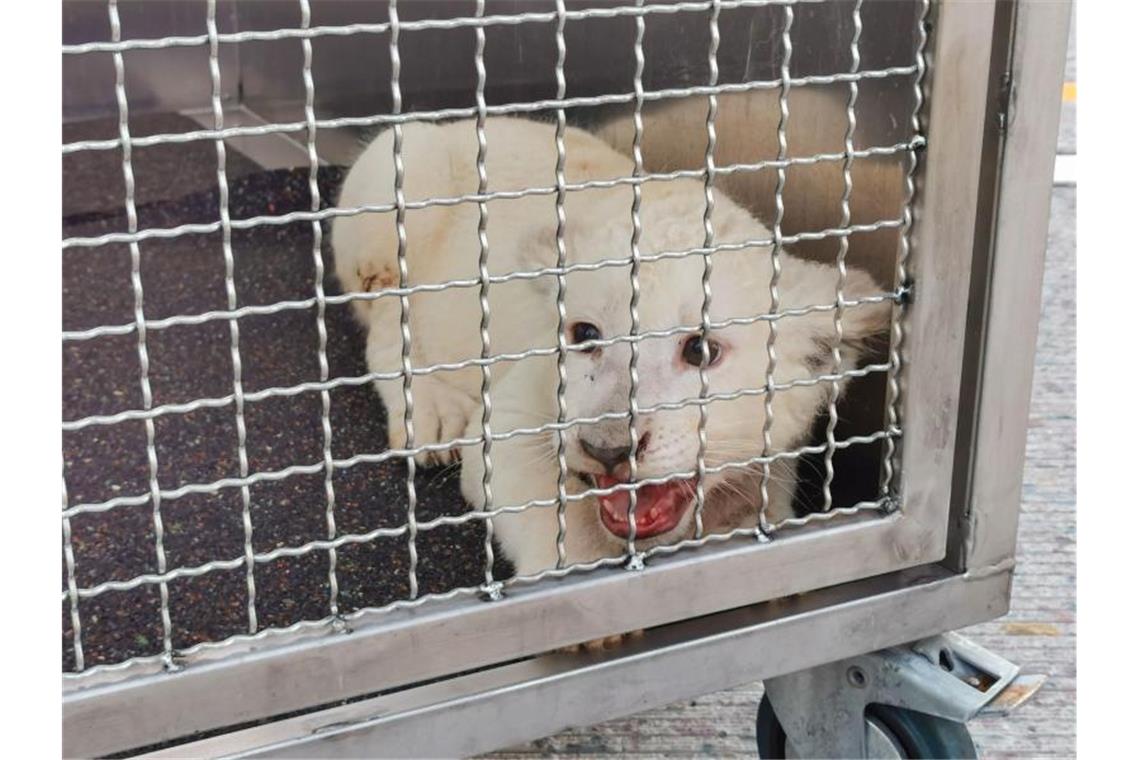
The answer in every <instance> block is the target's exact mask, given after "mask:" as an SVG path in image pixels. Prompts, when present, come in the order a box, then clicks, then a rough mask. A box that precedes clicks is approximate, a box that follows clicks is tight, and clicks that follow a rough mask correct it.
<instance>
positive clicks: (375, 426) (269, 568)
mask: <svg viewBox="0 0 1140 760" xmlns="http://www.w3.org/2000/svg"><path fill="white" fill-rule="evenodd" d="M161 126H163V125H155V127H156V128H158V127H161ZM174 147H175V148H178V150H171V151H167V152H166V153H165V154H156V155H153V156H151V157H150V158H149V159H148V157H147V155H146V153H145V151H142V150H140V151H138V155H136V157H135V166H136V173H137V174H138V176H139V187H140V188H146V189H145V190H143V191H140V193H139V198H138V216H139V229H147V228H152V227H153V228H169V227H175V226H178V225H182V224H187V223H209V222H213V221H215V220H217V219H218V218H219V209H218V193H217V189H216V187H215V186H214V185H213V183H212V182H210V181H209V180H210V179H211V178H212V177H211V175H212V172H205V171H204V170H202V169H201V167H203V166H213V165H214V164H213V162H214V161H215V160H216V159H215V156H214V153H213V145H212V144H207V143H188V144H186V145H183V146H174ZM99 160H100V161H101V162H102V163H101V168H98V167H91V166H89V165H80V166H78V167H74V166H73V170H72V172H71V173H70V174H69V173H68V172H67V167H66V166H65V177H64V180H65V182H64V187H65V193H68V194H70V193H71V188H72V186H76V185H78V186H81V187H84V183H89V182H91V181H92V180H95V179H100V178H102V177H103V176H104V175H106V177H107V178H108V179H107V180H106V184H105V185H104V186H100V187H94V188H92V187H85V189H83V190H81V191H77V195H76V197H77V198H81V199H82V200H83V202H79V201H74V202H73V204H72V205H71V206H69V207H68V209H69V212H70V213H68V215H66V216H65V218H64V220H63V236H64V237H65V238H67V237H77V236H94V235H101V234H104V233H107V232H119V231H124V230H125V229H126V216H125V214H124V213H123V211H122V209H121V200H119V201H118V205H115V204H112V203H111V202H110V201H109V199H110V198H112V197H119V198H120V199H121V189H122V186H121V175H119V174H117V172H118V171H119V161H120V160H121V159H120V158H119V156H118V154H117V153H116V152H110V151H108V152H106V153H105V154H102V155H101V156H100V157H99ZM228 163H229V165H230V166H231V167H232V168H234V170H235V171H234V174H233V175H232V176H231V179H230V183H229V185H230V186H229V191H230V215H231V217H232V218H233V219H241V218H246V217H251V216H256V215H263V214H270V215H273V214H284V213H288V212H290V211H294V210H303V209H307V208H308V207H309V190H308V171H307V169H299V170H293V171H288V170H281V171H273V172H266V171H261V170H257V169H256V167H253V168H251V166H252V164H251V162H249V161H248V160H247V159H244V157H242V156H241V155H240V154H237V153H235V152H233V151H231V153H230V156H229V157H228ZM190 166H193V167H198V168H197V169H195V170H194V171H192V172H189V171H188V172H182V171H181V170H180V169H178V167H190ZM342 174H343V171H342V170H341V169H339V168H333V167H330V168H325V169H322V170H321V174H320V186H321V196H322V199H323V200H324V201H325V204H324V205H327V201H328V200H329V199H330V198H334V197H335V191H336V188H337V186H338V184H339V181H340V179H341V177H342ZM156 176H161V177H165V178H167V180H168V181H167V182H165V183H164V182H160V181H157V180H156V179H155V177H156ZM112 177H118V180H116V181H112V180H111V179H110V178H112ZM143 177H147V178H148V179H145V180H144V179H143ZM172 177H174V178H177V181H176V182H174V183H171V182H170V181H169V180H170V178H172ZM116 182H118V183H119V184H116ZM179 187H180V188H183V189H184V192H181V193H179V192H177V191H176V190H177V188H179ZM324 243H325V245H324V249H325V250H324V252H323V258H324V262H325V268H326V272H330V271H331V260H330V253H329V250H328V245H327V235H326V236H325V240H324ZM312 244H313V238H312V227H311V225H310V224H309V223H308V222H297V223H291V224H285V225H278V226H259V227H256V228H253V229H249V230H234V231H233V235H232V246H233V254H234V260H235V267H234V284H235V287H236V291H237V301H238V304H239V305H240V306H250V305H268V304H274V303H277V302H280V301H299V300H304V299H307V298H310V297H312V295H313V292H314V291H313V287H314V278H315V273H316V269H315V265H314V261H313V256H312ZM140 252H141V256H140V262H141V263H140V272H141V281H142V289H143V293H144V313H145V316H146V318H147V319H148V320H156V319H163V318H167V317H171V316H174V315H186V314H201V313H203V312H206V311H209V310H214V309H225V308H226V287H225V267H224V258H223V245H222V236H221V233H220V232H214V233H208V234H200V233H195V234H187V235H183V236H179V237H174V238H170V239H150V240H146V241H144V242H142V243H141V244H140ZM325 280H326V281H325V288H326V292H328V293H338V292H340V291H339V287H338V285H337V283H336V282H335V279H334V278H332V277H331V276H326V278H325ZM133 304H134V297H133V293H132V288H131V265H130V251H129V248H128V247H127V246H126V245H122V244H114V245H105V246H100V247H69V248H67V249H65V250H64V252H63V326H64V329H65V330H86V329H89V328H92V327H96V326H100V325H127V324H130V323H132V322H133V320H134V317H133ZM350 316H351V315H350V313H349V309H348V307H347V306H346V305H339V306H337V305H334V306H330V307H329V308H328V310H327V312H326V326H327V331H328V347H327V353H328V361H329V371H330V376H332V377H338V376H360V375H363V374H365V373H366V371H367V369H366V366H365V363H364V336H363V333H362V331H361V330H360V328H359V327H358V326H357V325H356V324H355V323H354V322H353V321H352V319H351V318H350ZM238 324H239V327H240V348H241V361H242V364H241V378H242V385H243V391H244V392H245V393H252V392H256V391H259V390H262V389H265V388H270V387H279V388H280V387H286V386H293V385H296V384H299V383H305V382H311V381H317V380H319V366H318V358H317V357H318V351H317V347H318V332H317V322H316V310H315V308H298V309H288V310H281V311H278V312H276V313H273V314H267V315H256V316H246V317H243V318H242V319H240V320H239V322H238ZM136 343H137V339H136V334H135V333H134V331H133V330H132V331H131V332H129V333H127V334H123V335H117V336H110V337H100V338H97V339H93V340H85V341H66V342H65V343H64V347H63V418H64V419H65V420H76V419H80V418H83V417H87V416H89V415H106V414H114V413H117V412H121V411H123V410H131V409H141V408H142V394H141V391H140V382H139V359H138V354H137V346H136ZM146 346H147V351H148V354H149V361H150V369H149V378H150V383H151V388H152V392H153V401H154V404H155V405H162V404H185V403H187V402H192V401H194V400H196V399H203V398H218V397H224V396H227V395H229V394H230V393H232V391H233V364H232V360H231V353H230V334H229V323H228V322H227V321H225V320H213V321H208V322H205V323H203V324H197V325H176V326H169V327H166V328H164V329H150V330H148V334H147V341H146ZM883 380H884V379H883V377H882V376H881V375H872V376H869V377H867V378H864V379H862V380H859V381H856V382H855V383H853V387H852V389H851V390H850V391H849V393H848V398H852V397H855V398H858V397H860V396H862V397H867V396H866V394H871V396H872V397H875V398H879V399H881V398H883V395H882V387H883V386H882V383H883ZM861 387H862V390H860V388H861ZM840 412H841V424H840V427H839V429H838V430H837V434H838V436H839V437H840V438H841V439H842V438H843V437H846V435H848V434H851V433H865V432H866V430H863V429H854V430H851V429H848V426H849V422H848V415H847V414H846V413H845V412H844V409H843V407H842V405H841V407H840ZM244 418H245V426H246V450H247V454H248V458H249V471H250V472H251V473H258V472H273V471H279V470H281V469H283V468H287V467H290V466H292V465H312V464H318V463H321V462H322V461H323V460H322V432H321V400H320V394H319V393H317V392H304V393H300V394H297V395H292V396H287V397H274V398H268V399H265V400H261V401H251V402H248V403H247V404H246V405H245V410H244ZM330 422H331V425H332V454H333V457H334V458H336V459H341V458H347V457H350V456H354V455H356V454H360V453H365V452H379V451H382V450H383V449H384V448H385V446H386V433H385V430H386V428H385V424H386V423H385V415H384V410H383V407H382V406H381V404H380V402H379V400H378V398H377V396H376V395H375V393H374V392H373V390H372V389H371V387H369V386H367V385H359V386H354V387H341V388H336V389H333V390H332V391H331V411H330ZM818 422H819V424H817V429H816V431H815V434H816V435H815V438H816V439H817V440H822V438H823V429H824V425H825V424H826V417H825V416H824V417H822V418H821V419H820V420H819V421H818ZM154 427H155V451H156V454H157V463H158V471H157V475H158V483H159V485H160V487H161V488H162V489H164V490H172V489H179V488H182V487H183V486H186V485H190V484H210V483H214V482H216V481H218V480H220V479H223V478H235V477H237V476H238V475H239V474H240V470H239V459H238V436H237V425H236V419H235V409H234V406H233V405H232V404H225V405H221V406H217V407H203V408H196V409H195V410H193V411H189V412H185V413H171V414H165V415H162V416H159V417H157V418H156V419H155V421H154ZM856 427H859V426H858V425H856ZM63 454H64V477H65V486H66V499H67V503H68V504H69V505H71V506H74V505H78V504H92V503H100V502H105V501H107V500H110V499H115V498H122V497H131V496H134V497H139V498H140V499H142V498H143V497H145V496H146V495H147V494H148V490H149V474H148V473H149V469H148V462H147V456H146V432H145V427H144V423H143V422H142V421H138V420H136V421H129V422H122V423H118V424H114V425H91V426H88V427H85V428H84V429H82V430H78V431H74V432H65V434H64V450H63ZM878 456H879V453H878V447H876V446H856V447H852V448H850V449H846V450H842V451H840V452H837V455H836V458H835V467H836V471H837V476H836V480H835V483H834V486H833V489H834V493H835V495H836V503H837V504H845V503H854V502H856V501H859V500H860V499H862V498H867V497H870V496H873V495H874V493H875V488H876V485H877V477H878V471H879V469H878ZM822 472H823V467H822V457H814V458H813V457H805V458H804V459H803V460H801V464H800V475H801V483H800V488H799V492H798V494H797V502H798V506H799V508H800V510H801V511H809V510H810V509H811V508H812V506H813V505H816V504H818V503H820V490H819V488H820V482H821V480H822ZM457 475H458V473H457V470H455V469H451V470H444V471H440V470H432V471H427V472H424V471H420V472H418V473H417V476H416V488H417V496H418V507H417V510H418V511H417V514H418V515H419V517H420V518H421V519H431V518H434V517H436V516H439V515H443V514H458V513H461V512H463V511H464V509H465V508H464V504H463V501H462V497H461V496H460V494H459V490H458V485H457ZM405 480H406V469H405V466H404V463H403V461H389V462H384V463H380V464H360V465H357V466H354V467H350V468H346V469H338V470H337V471H336V473H335V475H334V477H333V486H334V490H335V508H334V510H333V512H334V517H335V521H336V528H337V531H338V535H344V534H349V533H351V534H363V533H367V532H368V531H371V530H375V529H376V528H380V527H398V526H400V525H402V524H403V522H404V520H405V516H406V509H407V493H406V485H405ZM249 497H250V504H251V507H250V517H251V521H252V526H253V531H252V544H253V551H254V552H257V553H261V552H268V551H272V550H274V549H277V548H280V547H298V546H302V545H304V544H306V543H308V542H312V541H315V540H323V539H326V538H327V537H328V535H327V526H326V495H325V489H324V477H323V473H322V472H316V473H315V474H311V475H310V474H298V475H292V476H289V477H286V478H283V479H280V480H276V481H268V482H260V483H256V484H254V485H252V486H250V489H249ZM161 513H162V522H163V528H164V536H163V546H164V549H165V552H166V566H167V568H168V569H174V568H193V567H198V566H200V565H202V564H204V563H207V562H210V561H212V560H236V559H239V558H242V557H243V555H244V535H245V531H244V526H243V520H242V494H241V490H240V489H239V488H236V487H225V488H220V489H215V492H212V493H189V494H187V495H184V496H181V497H179V498H168V499H163V501H162V509H161ZM71 531H72V548H73V550H74V557H75V581H76V584H77V585H78V587H79V588H90V587H94V586H97V585H99V584H101V583H105V582H107V581H129V580H131V579H133V578H136V577H138V576H140V575H145V574H148V573H155V572H156V571H157V567H158V565H157V559H156V542H155V531H154V525H153V518H152V510H151V505H150V503H149V500H147V501H145V503H140V504H128V505H122V506H116V507H114V508H112V509H109V510H106V511H101V512H95V513H87V514H80V515H77V516H75V517H74V518H73V519H72V520H71ZM416 546H417V550H418V554H419V562H418V566H417V577H418V580H419V589H420V592H421V593H425V592H441V591H446V590H449V589H452V588H455V587H457V586H477V585H479V584H480V583H481V581H482V579H483V529H482V526H481V524H468V525H465V526H461V527H456V526H441V527H438V528H435V529H432V530H429V531H421V532H420V534H419V536H418V537H417V541H416ZM408 569H409V555H408V550H407V546H406V542H405V541H404V539H402V538H381V539H377V540H375V541H372V542H369V543H358V544H348V545H345V546H342V547H341V548H340V549H339V550H338V552H337V563H336V578H337V582H338V595H337V599H338V603H339V608H340V610H341V611H342V612H351V611H353V610H355V609H359V608H362V607H372V606H379V605H383V604H386V603H388V602H391V601H393V600H396V599H399V598H403V597H406V596H407V594H408ZM328 571H329V555H328V553H327V552H326V551H324V550H315V551H311V552H308V553H306V554H304V555H303V556H298V557H282V558H280V559H278V560H276V561H272V562H267V563H261V564H257V565H256V569H255V572H254V582H255V591H256V611H257V623H258V626H259V628H265V627H270V626H288V625H290V624H292V623H295V622H297V621H299V620H306V619H307V620H313V619H320V618H323V617H326V616H327V615H328V614H329V599H330V584H329V572H328ZM505 573H509V567H507V566H506V563H503V562H500V566H499V567H497V568H496V575H499V576H500V577H501V576H502V575H504V574H505ZM66 582H67V578H66V565H65V567H64V583H65V587H66ZM248 600H249V595H248V590H247V584H246V574H245V568H244V566H238V567H235V568H234V569H220V570H211V571H210V572H206V573H203V574H201V575H198V576H195V577H186V578H178V579H175V580H173V581H171V582H170V583H169V608H170V613H171V626H172V628H171V633H172V641H173V645H174V647H175V648H184V647H188V646H192V645H194V644H196V643H198V642H202V641H216V640H220V639H224V638H226V637H228V636H231V635H234V634H241V633H247V632H248V617H247V603H248ZM80 612H81V617H82V645H83V652H84V656H85V666H86V667H91V666H92V665H97V664H101V663H115V662H119V661H121V660H123V659H126V658H129V657H134V656H140V655H150V654H157V653H159V652H161V651H162V638H163V627H162V617H161V606H160V595H159V586H158V585H156V584H154V583H143V584H141V585H138V586H137V587H134V588H131V589H129V590H114V589H112V590H108V591H106V592H105V593H102V594H100V595H98V596H95V597H92V598H88V599H83V600H82V601H81V602H80ZM63 663H64V667H65V669H67V670H73V669H74V668H75V657H74V651H73V630H72V624H71V616H70V607H69V604H68V603H67V602H66V601H65V602H64V604H63Z"/></svg>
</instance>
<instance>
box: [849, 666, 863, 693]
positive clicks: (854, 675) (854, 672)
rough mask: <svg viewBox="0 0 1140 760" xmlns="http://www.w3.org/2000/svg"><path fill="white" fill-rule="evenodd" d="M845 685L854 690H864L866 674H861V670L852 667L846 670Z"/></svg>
mask: <svg viewBox="0 0 1140 760" xmlns="http://www.w3.org/2000/svg"><path fill="white" fill-rule="evenodd" d="M847 683H849V684H851V685H852V686H854V687H855V688H856V689H863V688H866V686H867V674H866V673H864V672H863V669H862V668H860V667H857V666H854V665H852V666H851V667H850V668H848V669H847Z"/></svg>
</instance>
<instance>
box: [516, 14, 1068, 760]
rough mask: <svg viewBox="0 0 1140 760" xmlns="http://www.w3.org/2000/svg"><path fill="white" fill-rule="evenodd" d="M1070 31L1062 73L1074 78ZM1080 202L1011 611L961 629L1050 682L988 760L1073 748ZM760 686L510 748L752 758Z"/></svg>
mask: <svg viewBox="0 0 1140 760" xmlns="http://www.w3.org/2000/svg"><path fill="white" fill-rule="evenodd" d="M1073 40H1074V37H1073V36H1072V34H1071V36H1070V42H1069V56H1068V65H1067V67H1066V76H1065V79H1066V82H1073V83H1075V82H1076V47H1075V44H1074V41H1073ZM1057 152H1058V154H1060V155H1062V156H1064V155H1075V154H1076V102H1075V97H1074V98H1072V99H1068V100H1067V102H1065V103H1064V104H1063V105H1062V119H1061V129H1060V133H1059V134H1058V140H1057ZM1076 201H1077V192H1076V187H1075V185H1073V186H1064V187H1063V186H1057V187H1055V188H1054V191H1053V204H1052V211H1051V215H1050V223H1049V244H1048V249H1047V252H1046V269H1045V285H1044V295H1043V298H1042V313H1041V321H1040V327H1039V333H1038V337H1037V360H1036V370H1035V374H1034V381H1033V401H1032V407H1031V410H1030V419H1029V434H1028V440H1027V444H1026V463H1025V480H1024V485H1023V487H1022V505H1021V522H1020V525H1019V531H1018V551H1017V571H1016V575H1015V579H1014V586H1013V600H1012V609H1011V610H1010V613H1009V614H1008V615H1007V616H1006V617H1004V618H1002V619H1001V620H996V621H993V622H990V623H986V624H984V625H979V626H975V627H973V628H969V629H967V630H965V631H964V633H966V634H967V635H969V636H970V637H972V638H973V639H974V640H975V641H977V642H978V643H979V644H981V645H983V646H985V647H988V648H990V649H992V650H993V651H994V652H996V653H998V654H1000V655H1002V656H1003V657H1006V658H1008V659H1010V660H1012V661H1014V662H1016V663H1018V664H1020V665H1021V666H1022V667H1023V669H1024V672H1027V673H1046V674H1048V675H1049V681H1048V682H1047V683H1046V684H1045V686H1044V687H1043V688H1042V689H1041V691H1040V692H1038V694H1037V695H1036V696H1035V697H1034V698H1033V699H1032V700H1031V701H1030V702H1028V703H1027V704H1025V705H1024V706H1022V707H1021V708H1020V709H1019V710H1018V711H1017V712H1015V713H1013V714H1012V715H1010V716H1007V717H1004V718H987V719H984V720H978V721H976V722H975V723H973V724H972V725H971V730H972V732H973V735H974V739H975V741H976V743H977V745H978V750H979V753H980V755H981V756H982V757H985V758H1015V757H1017V758H1021V757H1073V756H1075V754H1076V725H1075V724H1076V697H1077V694H1076V489H1075V476H1076V324H1075V315H1076V292H1075V287H1076ZM762 694H763V687H762V686H761V684H759V683H753V684H748V685H746V686H741V687H738V688H735V689H730V690H728V691H722V692H718V693H716V694H709V695H707V696H703V697H700V698H699V699H694V700H691V701H688V702H679V703H676V704H672V705H669V706H668V707H662V708H660V709H657V710H650V711H648V712H645V713H642V714H640V715H635V716H633V717H630V718H625V719H620V720H613V721H610V722H608V723H603V724H601V725H598V726H591V727H588V728H579V729H571V730H568V731H565V732H563V733H561V734H558V735H556V736H552V737H548V738H546V739H542V740H539V741H537V742H535V743H533V744H532V745H530V746H527V747H520V748H516V749H515V750H513V751H510V752H508V753H504V754H503V756H510V757H519V758H521V757H531V756H551V755H558V756H571V755H577V756H598V755H622V756H631V755H635V756H641V757H666V756H691V755H711V756H714V757H755V756H756V745H755V717H756V705H757V703H758V702H759V701H760V697H761V695H762Z"/></svg>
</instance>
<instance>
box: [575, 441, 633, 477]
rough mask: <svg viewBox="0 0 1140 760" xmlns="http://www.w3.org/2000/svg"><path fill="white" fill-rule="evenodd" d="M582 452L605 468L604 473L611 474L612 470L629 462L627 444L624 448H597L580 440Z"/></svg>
mask: <svg viewBox="0 0 1140 760" xmlns="http://www.w3.org/2000/svg"><path fill="white" fill-rule="evenodd" d="M581 443H582V451H584V452H586V455H587V456H589V457H590V458H592V459H594V460H596V461H597V462H598V463H599V464H601V465H602V466H603V467H605V468H606V472H613V470H614V468H615V467H617V466H619V465H622V464H625V463H626V462H628V461H629V444H626V445H624V446H597V445H594V444H592V443H590V442H589V441H587V440H585V439H582V441H581Z"/></svg>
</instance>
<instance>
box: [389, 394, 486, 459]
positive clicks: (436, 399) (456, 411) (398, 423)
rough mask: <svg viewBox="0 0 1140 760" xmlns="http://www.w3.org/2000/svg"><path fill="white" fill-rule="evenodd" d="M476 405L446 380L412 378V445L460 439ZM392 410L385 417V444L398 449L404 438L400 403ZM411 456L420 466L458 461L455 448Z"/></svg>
mask: <svg viewBox="0 0 1140 760" xmlns="http://www.w3.org/2000/svg"><path fill="white" fill-rule="evenodd" d="M401 398H402V397H401ZM477 406H478V405H477V404H476V403H475V400H474V399H472V398H471V397H470V396H468V395H467V394H465V393H463V392H462V391H459V390H456V389H455V388H453V387H451V386H450V385H448V384H447V383H444V382H441V381H440V380H438V379H436V378H433V377H424V378H416V380H415V382H414V383H413V386H412V425H413V430H412V433H413V440H414V441H415V445H416V447H417V448H418V447H420V446H430V445H433V444H440V443H447V442H448V441H454V440H456V439H459V438H462V437H463V432H464V430H465V429H466V428H467V422H468V420H470V419H471V415H473V414H475V410H476V407H477ZM390 408H391V407H390ZM395 411H396V413H395V414H389V416H388V446H389V447H390V448H393V449H402V448H405V441H406V440H407V439H406V437H405V436H404V405H403V404H399V405H398V407H397V408H396V409H395ZM415 459H416V464H417V465H420V466H421V467H435V466H437V465H444V464H451V463H453V462H457V461H459V447H458V446H456V447H453V448H448V449H443V450H432V451H421V452H420V453H418V454H416V456H415Z"/></svg>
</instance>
